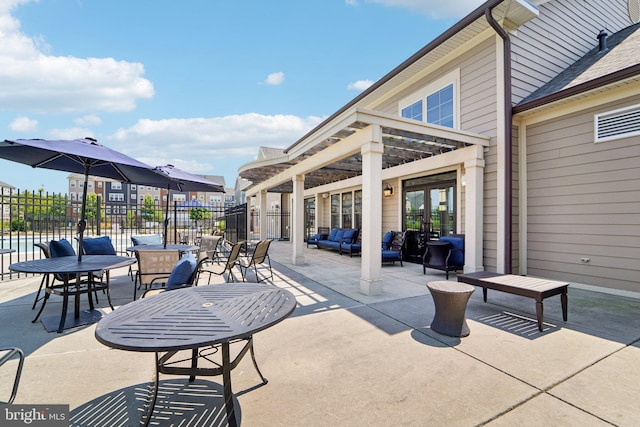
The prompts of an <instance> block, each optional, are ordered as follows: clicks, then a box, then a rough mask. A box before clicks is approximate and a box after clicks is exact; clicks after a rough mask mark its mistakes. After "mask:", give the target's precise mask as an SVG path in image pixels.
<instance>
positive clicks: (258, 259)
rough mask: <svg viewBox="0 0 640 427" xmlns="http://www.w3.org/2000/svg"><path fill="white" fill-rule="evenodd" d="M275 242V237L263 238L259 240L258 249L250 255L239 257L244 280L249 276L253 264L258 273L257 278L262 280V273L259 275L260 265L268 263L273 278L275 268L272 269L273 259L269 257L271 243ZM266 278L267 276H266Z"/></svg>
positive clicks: (239, 265)
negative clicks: (248, 272)
mask: <svg viewBox="0 0 640 427" xmlns="http://www.w3.org/2000/svg"><path fill="white" fill-rule="evenodd" d="M271 242H273V239H267V240H261V241H260V242H258V245H257V246H256V249H255V250H254V251H253V254H251V256H250V257H248V256H247V257H241V258H239V259H238V267H240V272H241V274H242V281H243V282H244V281H245V280H246V278H247V271H248V270H249V269H250V268H251V266H253V269H254V271H255V273H256V280H257V281H258V282H260V275H258V265H259V264H265V263H268V266H269V273H270V274H271V276H270V277H269V278H270V279H273V270H272V269H271V259H270V258H269V245H270V244H271ZM265 280H266V277H265Z"/></svg>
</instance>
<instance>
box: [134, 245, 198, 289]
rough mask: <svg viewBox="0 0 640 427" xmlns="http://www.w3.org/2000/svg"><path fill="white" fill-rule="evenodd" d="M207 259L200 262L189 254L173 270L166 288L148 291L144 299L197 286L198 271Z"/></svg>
mask: <svg viewBox="0 0 640 427" xmlns="http://www.w3.org/2000/svg"><path fill="white" fill-rule="evenodd" d="M205 259H206V258H205ZM205 259H202V260H201V261H200V262H198V261H197V260H196V257H195V255H193V254H192V253H190V252H189V253H187V254H185V255H184V256H183V257H182V258H180V261H178V262H177V263H176V265H175V266H174V267H173V269H172V270H171V274H169V278H168V279H167V280H166V282H165V287H164V288H162V289H148V290H147V291H145V292H144V293H143V294H142V298H146V297H149V296H151V295H155V294H157V293H160V292H164V291H172V290H174V289H180V288H188V287H189V286H193V285H197V283H196V278H197V277H198V269H199V267H200V265H201V264H202V262H203V261H204V260H205Z"/></svg>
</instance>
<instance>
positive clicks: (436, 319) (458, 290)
mask: <svg viewBox="0 0 640 427" xmlns="http://www.w3.org/2000/svg"><path fill="white" fill-rule="evenodd" d="M427 288H429V292H431V296H432V297H433V304H434V305H435V307H436V314H435V316H433V321H432V322H431V329H433V330H434V331H436V332H438V333H440V334H443V335H449V336H451V337H466V336H467V335H469V327H468V326H467V321H466V320H465V311H466V309H467V301H469V297H470V296H471V294H472V293H473V291H474V290H475V288H474V287H473V286H471V285H467V284H465V283H458V282H448V281H437V282H429V283H427Z"/></svg>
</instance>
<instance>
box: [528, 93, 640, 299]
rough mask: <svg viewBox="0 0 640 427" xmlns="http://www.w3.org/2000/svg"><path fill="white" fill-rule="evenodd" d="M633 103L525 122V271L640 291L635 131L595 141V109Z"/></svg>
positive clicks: (639, 147)
mask: <svg viewBox="0 0 640 427" xmlns="http://www.w3.org/2000/svg"><path fill="white" fill-rule="evenodd" d="M637 103H640V97H639V96H636V98H635V99H634V100H628V101H627V102H625V103H622V102H619V103H615V104H609V105H606V106H603V107H601V108H598V109H597V110H596V109H591V110H589V111H584V112H581V113H579V114H577V113H576V114H573V115H570V116H565V117H561V118H557V119H554V120H549V121H547V122H544V123H540V124H536V125H532V126H530V127H528V128H527V167H528V175H527V177H528V197H527V204H528V234H527V239H528V252H527V263H528V274H530V275H535V276H543V277H548V278H556V279H560V280H567V281H570V282H576V283H585V284H590V285H596V286H602V287H609V288H616V289H621V290H629V291H635V292H638V291H640V283H639V282H640V262H639V260H640V243H639V242H640V168H639V167H638V165H640V137H638V136H636V137H631V138H625V139H619V140H614V141H608V142H603V143H598V144H595V143H594V142H593V141H594V137H593V120H594V117H593V115H594V113H598V112H605V111H609V110H613V109H616V108H621V107H624V106H626V105H633V104H637ZM581 258H589V259H590V262H588V263H583V262H581Z"/></svg>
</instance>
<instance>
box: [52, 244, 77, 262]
mask: <svg viewBox="0 0 640 427" xmlns="http://www.w3.org/2000/svg"><path fill="white" fill-rule="evenodd" d="M49 252H50V253H51V258H59V257H63V256H74V255H75V254H76V251H75V250H73V246H71V243H69V241H68V240H67V239H60V240H52V241H51V242H50V243H49Z"/></svg>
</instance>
